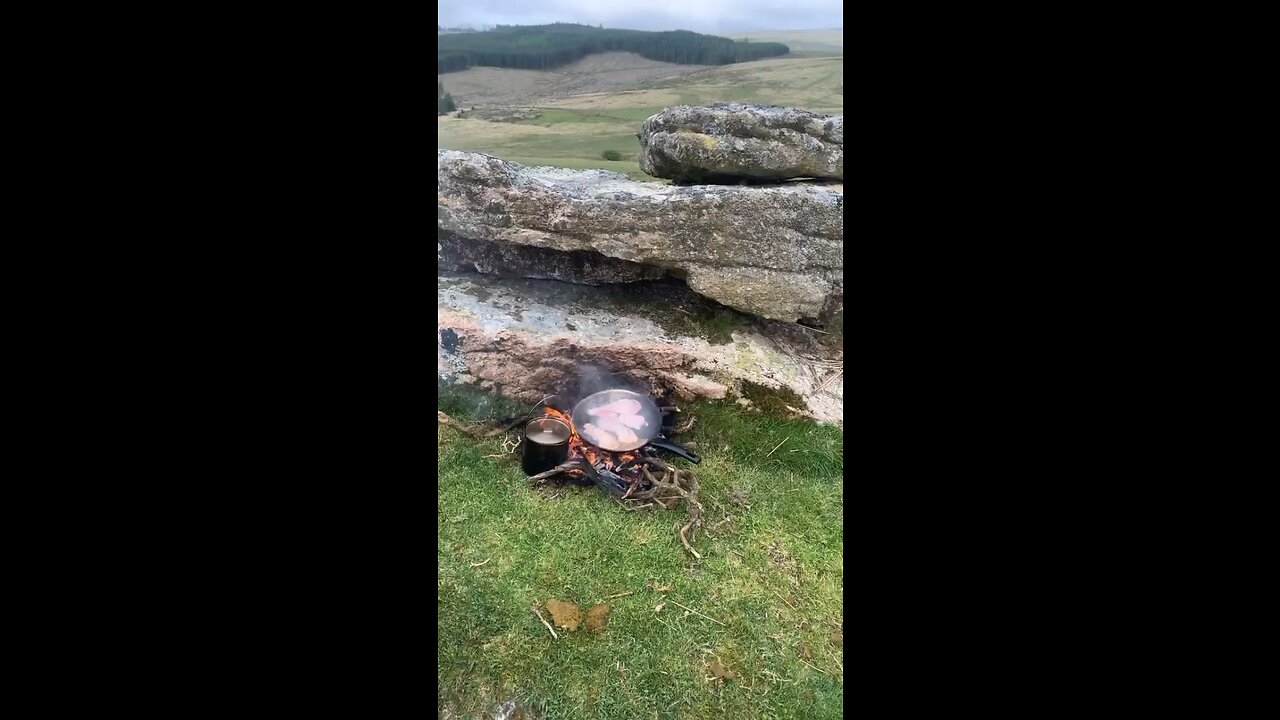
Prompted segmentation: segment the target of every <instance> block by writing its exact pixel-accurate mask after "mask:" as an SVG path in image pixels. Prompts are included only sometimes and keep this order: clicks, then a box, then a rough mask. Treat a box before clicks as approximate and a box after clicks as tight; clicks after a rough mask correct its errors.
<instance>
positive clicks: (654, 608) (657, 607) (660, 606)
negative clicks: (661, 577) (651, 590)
mask: <svg viewBox="0 0 1280 720" xmlns="http://www.w3.org/2000/svg"><path fill="white" fill-rule="evenodd" d="M665 606H666V603H658V604H657V605H654V606H653V611H654V612H656V613H660V612H662V608H663V607H665Z"/></svg>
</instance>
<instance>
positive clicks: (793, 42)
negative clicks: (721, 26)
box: [722, 28, 844, 57]
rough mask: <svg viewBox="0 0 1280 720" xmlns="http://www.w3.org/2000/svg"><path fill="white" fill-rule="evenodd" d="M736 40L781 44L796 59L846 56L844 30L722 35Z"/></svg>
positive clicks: (745, 32) (781, 31) (779, 31)
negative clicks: (788, 49)
mask: <svg viewBox="0 0 1280 720" xmlns="http://www.w3.org/2000/svg"><path fill="white" fill-rule="evenodd" d="M722 34H723V35H724V36H725V37H727V38H732V39H734V40H750V41H751V42H780V43H782V44H784V45H786V46H787V47H789V48H791V54H792V55H794V56H796V57H831V56H836V55H844V30H843V29H841V28H830V29H826V30H760V31H755V30H744V31H742V32H733V33H722Z"/></svg>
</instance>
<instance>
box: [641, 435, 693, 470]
mask: <svg viewBox="0 0 1280 720" xmlns="http://www.w3.org/2000/svg"><path fill="white" fill-rule="evenodd" d="M649 447H655V448H658V449H659V450H666V451H667V452H670V453H675V454H676V455H679V456H680V457H682V458H684V459H685V460H688V461H689V462H691V463H693V464H694V465H697V464H698V463H700V462H702V458H701V457H700V456H699V455H698V454H697V453H695V452H694V451H692V450H690V449H689V448H687V447H685V446H683V445H678V444H676V443H673V442H671V441H670V440H666V439H662V438H654V439H652V440H650V441H649Z"/></svg>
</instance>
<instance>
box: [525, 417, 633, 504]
mask: <svg viewBox="0 0 1280 720" xmlns="http://www.w3.org/2000/svg"><path fill="white" fill-rule="evenodd" d="M544 410H545V413H546V415H545V416H546V417H552V418H555V419H557V420H561V421H563V422H564V424H566V425H568V426H569V457H568V459H567V460H565V462H564V463H561V464H560V465H559V466H557V467H555V468H552V469H551V470H548V471H547V472H545V473H540V474H538V475H534V476H532V477H530V478H529V480H530V481H531V482H533V483H535V484H537V483H541V482H544V481H546V480H547V479H549V478H552V477H554V476H556V475H560V474H564V475H566V476H568V477H570V478H573V479H576V480H582V479H585V480H587V481H588V482H597V483H599V482H600V481H603V482H604V483H607V484H608V485H606V487H605V489H606V490H620V491H622V499H624V500H625V499H627V498H628V497H630V496H631V495H632V494H634V493H635V492H636V491H637V490H647V489H649V488H650V487H652V483H649V482H648V481H647V480H646V478H645V477H644V473H643V469H644V467H645V465H646V463H644V462H637V461H638V460H640V459H641V458H642V457H645V458H646V459H647V456H648V454H646V453H644V450H645V449H644V448H641V449H640V450H634V451H631V452H621V453H617V452H610V451H608V450H604V449H601V448H597V447H592V446H591V445H589V444H588V443H585V442H583V440H582V438H581V437H579V436H578V431H577V430H575V429H574V425H573V417H572V416H571V415H570V414H569V413H567V412H561V411H560V410H557V409H555V408H554V407H551V406H550V405H547V406H545V408H544ZM646 483H648V485H649V487H646V486H645V485H646ZM614 494H616V493H614Z"/></svg>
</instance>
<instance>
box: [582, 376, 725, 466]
mask: <svg viewBox="0 0 1280 720" xmlns="http://www.w3.org/2000/svg"><path fill="white" fill-rule="evenodd" d="M624 399H627V400H635V401H636V402H638V403H640V416H641V417H643V418H644V420H645V424H644V425H641V426H640V429H638V430H633V431H632V432H634V433H635V434H636V440H637V441H636V442H634V443H618V444H617V445H615V446H609V447H606V446H604V445H600V444H597V443H595V442H593V441H592V440H591V438H590V436H588V435H587V434H586V433H584V432H582V426H583V425H585V424H587V423H589V422H591V421H592V420H594V419H595V418H594V417H593V416H592V415H591V413H590V412H589V411H590V410H591V409H593V408H598V407H600V406H602V405H608V404H610V403H612V402H616V401H618V400H624ZM572 418H573V429H574V431H575V432H577V433H578V437H580V438H582V441H583V442H586V443H590V444H591V445H594V446H595V447H598V448H600V449H602V450H608V451H610V452H630V451H632V450H638V449H639V448H642V447H644V446H646V445H648V446H650V447H654V448H658V449H660V450H666V451H668V452H672V453H675V454H676V455H679V456H680V457H682V458H684V459H685V460H688V461H689V462H691V463H694V464H697V463H700V462H702V458H701V457H698V456H697V455H696V454H694V453H693V451H691V450H689V449H688V448H685V447H684V446H682V445H679V444H677V443H674V442H672V441H670V440H668V439H666V437H664V436H663V435H662V412H661V411H659V410H658V405H657V403H655V402H654V401H653V399H652V398H650V397H649V396H647V395H641V394H640V393H637V392H632V391H630V390H605V391H603V392H598V393H593V394H591V395H588V396H586V397H584V398H582V400H579V401H578V404H577V405H575V406H574V407H573V414H572Z"/></svg>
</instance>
